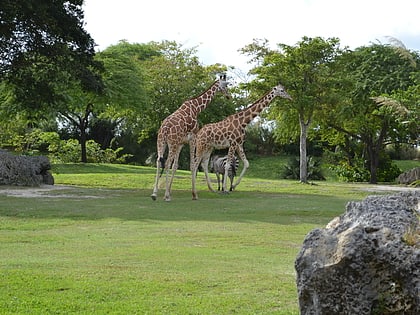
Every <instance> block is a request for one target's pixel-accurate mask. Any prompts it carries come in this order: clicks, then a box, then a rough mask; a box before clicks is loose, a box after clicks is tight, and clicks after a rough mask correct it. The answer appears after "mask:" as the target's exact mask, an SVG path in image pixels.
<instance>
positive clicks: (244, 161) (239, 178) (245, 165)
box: [232, 146, 249, 189]
mask: <svg viewBox="0 0 420 315" xmlns="http://www.w3.org/2000/svg"><path fill="white" fill-rule="evenodd" d="M237 152H238V155H239V157H240V158H241V160H242V162H243V163H244V167H243V169H242V172H241V174H240V175H239V177H238V179H237V180H236V183H235V184H234V185H233V186H232V189H235V188H236V186H238V185H239V183H240V182H241V180H242V177H243V176H244V175H245V172H246V170H247V169H248V167H249V162H248V160H247V158H246V155H245V152H244V149H243V147H242V146H240V147H239V148H238V150H237Z"/></svg>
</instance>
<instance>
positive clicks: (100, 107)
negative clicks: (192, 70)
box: [58, 42, 147, 162]
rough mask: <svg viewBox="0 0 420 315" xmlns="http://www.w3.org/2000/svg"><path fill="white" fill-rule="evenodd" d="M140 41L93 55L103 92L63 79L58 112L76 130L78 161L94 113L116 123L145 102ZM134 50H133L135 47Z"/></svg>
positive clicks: (84, 157) (83, 157)
mask: <svg viewBox="0 0 420 315" xmlns="http://www.w3.org/2000/svg"><path fill="white" fill-rule="evenodd" d="M143 48H144V47H143V46H142V45H133V46H132V47H130V49H131V51H132V53H126V52H127V43H125V42H121V43H120V44H118V45H115V46H111V47H109V48H107V49H106V50H104V51H103V52H100V53H98V54H97V57H96V59H97V60H98V61H100V62H101V63H102V64H103V65H104V71H103V73H102V76H103V84H104V89H103V93H101V94H97V93H92V92H88V91H84V90H83V88H82V87H81V86H80V85H79V84H78V83H77V82H74V81H69V82H68V83H67V86H68V87H71V88H67V89H65V90H64V93H63V99H64V101H63V102H62V104H61V106H60V107H59V108H58V113H59V115H60V117H61V118H62V119H64V120H65V121H66V122H67V123H68V124H69V125H71V126H73V127H74V128H76V129H77V130H78V134H79V136H78V138H79V142H80V145H81V161H82V162H87V155H86V142H87V140H88V134H87V131H88V128H89V127H90V122H91V120H92V118H93V116H95V117H96V118H97V119H108V120H110V121H111V124H114V125H115V126H118V125H119V124H120V123H122V121H123V120H125V119H129V118H131V117H133V116H134V117H138V116H139V114H140V113H141V112H142V111H143V110H144V108H145V104H146V103H147V95H146V91H145V86H144V85H145V83H144V75H143V70H142V68H141V64H140V61H139V58H140V56H141V54H142V49H143ZM136 49H137V50H138V53H137V54H135V53H134V52H135V50H136Z"/></svg>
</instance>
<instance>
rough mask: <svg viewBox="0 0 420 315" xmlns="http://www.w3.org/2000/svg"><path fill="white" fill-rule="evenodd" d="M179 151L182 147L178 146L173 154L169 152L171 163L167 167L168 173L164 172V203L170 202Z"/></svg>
mask: <svg viewBox="0 0 420 315" xmlns="http://www.w3.org/2000/svg"><path fill="white" fill-rule="evenodd" d="M181 149H182V145H180V146H178V147H177V148H176V151H175V152H171V151H169V152H170V153H171V154H170V156H171V161H170V164H169V165H168V169H167V170H168V171H167V172H166V188H165V196H164V198H163V199H164V200H165V201H171V188H172V182H173V180H174V176H175V173H176V170H177V169H178V159H179V154H180V153H181ZM168 161H169V158H168ZM169 167H170V168H169Z"/></svg>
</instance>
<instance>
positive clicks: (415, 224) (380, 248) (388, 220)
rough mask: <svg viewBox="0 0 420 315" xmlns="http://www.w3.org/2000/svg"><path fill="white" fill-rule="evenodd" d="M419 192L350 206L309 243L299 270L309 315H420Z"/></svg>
mask: <svg viewBox="0 0 420 315" xmlns="http://www.w3.org/2000/svg"><path fill="white" fill-rule="evenodd" d="M419 217H420V190H416V191H411V192H404V193H399V194H396V195H392V196H389V195H388V196H370V197H367V198H366V199H365V200H363V201H361V202H350V203H348V204H347V208H346V211H345V213H344V214H343V215H341V216H340V217H337V218H335V219H334V220H332V221H331V222H330V223H329V224H328V225H327V227H326V228H325V229H315V230H313V231H311V232H310V233H309V234H308V235H307V236H306V238H305V240H304V243H303V246H302V248H301V251H300V252H299V254H298V256H297V258H296V261H295V268H296V271H297V281H296V282H297V289H298V295H299V307H300V312H301V314H302V315H307V314H320V315H321V314H322V315H325V314H341V315H342V314H357V315H363V314H378V315H379V314H381V315H384V314H405V315H411V314H412V315H414V314H417V315H418V314H420V225H419Z"/></svg>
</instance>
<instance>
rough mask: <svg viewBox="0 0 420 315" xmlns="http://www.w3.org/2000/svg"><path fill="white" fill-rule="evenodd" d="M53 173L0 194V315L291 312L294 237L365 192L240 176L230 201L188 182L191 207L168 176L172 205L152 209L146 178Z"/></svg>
mask: <svg viewBox="0 0 420 315" xmlns="http://www.w3.org/2000/svg"><path fill="white" fill-rule="evenodd" d="M251 163H253V162H251ZM264 163H265V162H264ZM251 165H253V164H251ZM254 165H258V162H255V163H254ZM256 168H258V166H256ZM261 168H263V167H261ZM251 169H252V168H251ZM53 171H54V177H55V180H56V184H57V185H56V186H55V187H54V189H52V190H48V189H45V188H43V189H32V190H30V189H27V188H13V190H10V189H11V188H12V187H0V270H1V273H0V310H1V314H298V313H299V312H298V303H297V293H296V285H295V276H296V275H295V270H294V260H295V258H296V255H297V253H298V251H299V249H300V246H301V244H302V242H303V239H304V237H305V235H306V234H307V233H308V232H309V231H311V230H312V229H314V228H317V227H323V226H325V224H326V223H328V222H329V221H330V220H331V219H332V218H334V217H335V216H337V215H340V214H341V213H343V211H344V208H345V204H346V203H347V202H348V201H349V200H360V199H362V198H364V197H366V196H367V195H368V194H371V193H369V192H368V191H367V190H366V188H367V187H368V185H365V184H344V183H338V182H329V181H327V182H317V183H314V184H313V185H303V184H300V183H297V182H295V181H287V180H278V179H267V178H264V179H262V178H259V177H257V176H256V175H255V173H253V172H252V171H250V173H249V174H250V176H247V177H246V178H245V179H244V180H243V182H242V183H241V184H240V185H239V186H238V188H237V191H235V192H233V193H231V194H229V195H220V194H217V193H216V194H215V193H210V192H208V191H207V189H206V186H205V182H204V178H203V177H204V176H203V174H202V173H199V178H198V189H199V200H197V201H192V200H191V192H190V176H189V175H190V174H189V172H186V171H178V172H177V175H176V178H175V180H174V185H173V189H174V190H173V194H172V199H173V200H172V201H171V202H170V203H168V202H164V201H163V200H162V197H163V190H160V191H159V198H158V200H157V201H154V202H153V201H152V200H151V198H150V194H151V190H152V186H153V179H154V173H155V170H154V169H153V168H148V167H136V166H128V165H98V164H87V165H82V164H67V165H55V166H54V168H53ZM260 173H261V172H259V174H260ZM9 190H10V191H9ZM6 192H9V194H7V193H6ZM28 192H31V194H28ZM11 193H13V195H11Z"/></svg>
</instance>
